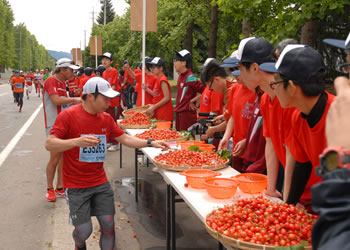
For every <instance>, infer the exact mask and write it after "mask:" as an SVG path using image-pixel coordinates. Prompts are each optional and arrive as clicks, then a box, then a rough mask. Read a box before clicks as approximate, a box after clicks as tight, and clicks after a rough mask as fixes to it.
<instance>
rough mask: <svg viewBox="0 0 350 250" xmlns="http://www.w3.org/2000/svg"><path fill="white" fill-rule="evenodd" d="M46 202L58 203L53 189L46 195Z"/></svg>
mask: <svg viewBox="0 0 350 250" xmlns="http://www.w3.org/2000/svg"><path fill="white" fill-rule="evenodd" d="M46 200H47V201H52V202H53V201H56V196H55V190H53V188H50V189H48V190H47V193H46Z"/></svg>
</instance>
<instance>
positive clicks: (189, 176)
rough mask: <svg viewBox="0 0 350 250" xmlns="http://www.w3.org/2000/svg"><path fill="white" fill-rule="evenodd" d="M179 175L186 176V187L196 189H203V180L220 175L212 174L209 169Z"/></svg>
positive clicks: (194, 170) (184, 172)
mask: <svg viewBox="0 0 350 250" xmlns="http://www.w3.org/2000/svg"><path fill="white" fill-rule="evenodd" d="M180 174H181V175H184V176H186V180H187V183H188V185H190V186H191V187H193V188H198V189H204V188H205V186H204V184H203V182H204V181H205V180H207V179H209V178H212V177H215V176H219V175H221V174H220V173H217V172H214V171H212V170H209V169H190V170H186V171H183V172H180Z"/></svg>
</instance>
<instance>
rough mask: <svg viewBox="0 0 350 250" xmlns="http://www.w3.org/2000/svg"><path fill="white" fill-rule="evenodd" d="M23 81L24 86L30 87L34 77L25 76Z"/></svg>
mask: <svg viewBox="0 0 350 250" xmlns="http://www.w3.org/2000/svg"><path fill="white" fill-rule="evenodd" d="M24 79H25V80H26V85H27V86H32V85H33V81H34V79H35V78H34V76H33V75H25V76H24Z"/></svg>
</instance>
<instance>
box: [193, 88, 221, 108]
mask: <svg viewBox="0 0 350 250" xmlns="http://www.w3.org/2000/svg"><path fill="white" fill-rule="evenodd" d="M223 106H224V94H223V93H218V92H216V91H213V90H210V89H209V86H206V87H205V89H204V91H203V92H202V96H201V102H200V106H199V112H200V113H210V112H215V113H217V115H221V114H222V112H223Z"/></svg>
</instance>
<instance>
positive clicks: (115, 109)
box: [102, 52, 123, 152]
mask: <svg viewBox="0 0 350 250" xmlns="http://www.w3.org/2000/svg"><path fill="white" fill-rule="evenodd" d="M112 64H113V57H112V54H111V53H109V52H106V53H104V54H103V55H102V65H103V66H104V67H105V71H103V74H102V78H103V79H105V80H106V81H107V82H109V84H110V85H111V86H112V89H113V90H115V91H118V92H120V85H119V80H118V70H116V69H115V68H113V67H112ZM122 111H123V110H122V108H121V106H120V96H117V97H114V98H112V99H111V104H110V105H109V107H108V109H107V110H106V112H107V113H108V114H110V115H111V116H112V117H113V120H114V121H115V122H117V120H118V119H119V116H120V114H121V112H122ZM107 140H108V146H107V148H108V151H110V152H114V151H117V150H119V144H118V141H116V140H114V138H113V137H111V138H107Z"/></svg>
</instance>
